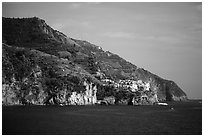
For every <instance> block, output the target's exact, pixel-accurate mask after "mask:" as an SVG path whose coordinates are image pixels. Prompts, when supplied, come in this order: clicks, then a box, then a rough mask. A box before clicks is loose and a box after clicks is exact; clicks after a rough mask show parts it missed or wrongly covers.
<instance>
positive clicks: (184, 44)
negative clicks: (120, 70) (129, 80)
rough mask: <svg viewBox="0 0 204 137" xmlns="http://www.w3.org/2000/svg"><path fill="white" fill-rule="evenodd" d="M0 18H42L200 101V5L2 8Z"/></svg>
mask: <svg viewBox="0 0 204 137" xmlns="http://www.w3.org/2000/svg"><path fill="white" fill-rule="evenodd" d="M2 6H3V7H2V14H3V16H4V17H33V16H37V17H39V18H42V19H44V20H45V21H46V22H47V24H48V25H50V26H51V27H53V28H54V29H57V30H59V31H61V32H63V33H64V34H66V35H67V36H68V37H72V38H76V39H82V40H87V41H89V42H91V43H93V44H96V45H98V46H101V47H102V48H103V49H104V50H108V51H111V52H113V53H116V54H118V55H120V56H121V57H122V58H124V59H126V60H127V61H130V62H132V63H133V64H135V65H136V66H138V67H142V68H144V69H147V70H149V71H150V72H152V73H154V74H156V75H158V76H160V77H162V78H165V79H169V80H173V81H175V82H176V83H177V84H178V85H179V86H180V87H181V88H182V89H183V90H184V92H186V93H187V95H188V97H189V98H199V99H201V97H202V35H201V34H202V4H201V3H3V4H2Z"/></svg>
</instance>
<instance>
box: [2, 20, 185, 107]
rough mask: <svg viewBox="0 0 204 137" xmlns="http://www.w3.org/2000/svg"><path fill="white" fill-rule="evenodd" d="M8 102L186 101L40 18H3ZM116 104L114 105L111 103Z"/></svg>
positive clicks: (165, 83) (173, 88)
mask: <svg viewBox="0 0 204 137" xmlns="http://www.w3.org/2000/svg"><path fill="white" fill-rule="evenodd" d="M2 32H3V36H2V37H3V44H2V90H3V104H11V105H12V104H39V105H42V104H66V105H68V104H77V105H82V104H95V103H98V101H97V99H98V100H99V102H101V101H105V100H106V103H107V102H113V101H110V100H109V101H107V98H111V99H112V100H113V97H114V103H119V104H120V103H121V102H126V103H127V104H128V103H129V104H130V103H132V104H153V103H155V102H158V101H180V100H186V99H187V96H186V94H185V93H184V92H183V91H182V90H181V89H180V88H179V87H178V86H177V84H176V83H175V82H173V81H169V80H165V79H162V78H160V77H159V76H157V75H155V74H152V73H151V72H149V71H147V70H144V69H143V68H139V67H137V66H135V65H133V64H131V63H130V62H127V61H126V60H124V59H123V58H121V57H119V56H118V55H116V54H113V53H111V52H109V51H104V50H103V49H102V48H101V47H99V46H96V45H94V44H91V43H89V42H87V41H82V40H76V39H73V38H69V37H67V36H66V35H64V34H63V33H61V32H59V31H57V30H54V29H52V28H51V27H50V26H49V25H47V24H46V23H45V21H44V20H42V19H39V18H36V17H34V18H3V19H2ZM109 104H111V103H109Z"/></svg>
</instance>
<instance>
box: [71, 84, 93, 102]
mask: <svg viewBox="0 0 204 137" xmlns="http://www.w3.org/2000/svg"><path fill="white" fill-rule="evenodd" d="M84 86H86V91H85V92H84V93H77V92H72V94H71V96H70V97H69V98H68V102H69V103H68V104H69V105H92V104H95V103H97V97H96V92H97V88H96V85H94V84H93V83H90V84H88V83H87V82H86V81H84Z"/></svg>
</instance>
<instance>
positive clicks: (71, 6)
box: [68, 2, 101, 9]
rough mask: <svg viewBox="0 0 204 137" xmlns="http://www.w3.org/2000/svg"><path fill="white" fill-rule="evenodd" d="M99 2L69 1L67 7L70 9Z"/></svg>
mask: <svg viewBox="0 0 204 137" xmlns="http://www.w3.org/2000/svg"><path fill="white" fill-rule="evenodd" d="M99 4H101V2H74V3H70V4H69V6H68V7H69V8H70V9H79V8H81V7H82V6H95V5H99Z"/></svg>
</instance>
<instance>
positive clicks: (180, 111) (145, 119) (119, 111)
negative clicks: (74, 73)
mask: <svg viewBox="0 0 204 137" xmlns="http://www.w3.org/2000/svg"><path fill="white" fill-rule="evenodd" d="M2 134H3V135H6V134H9V135H13V134H16V135H21V134H27V135H45V134H48V135H53V134H54V135H62V134H66V135H83V134H85V135H138V134H142V135H149V134H150V135H157V134H162V135H169V134H170V135H179V134H182V135H187V134H198V135H200V134H202V104H201V102H199V101H188V102H177V103H175V102H173V103H169V106H63V107H60V106H3V107H2Z"/></svg>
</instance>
